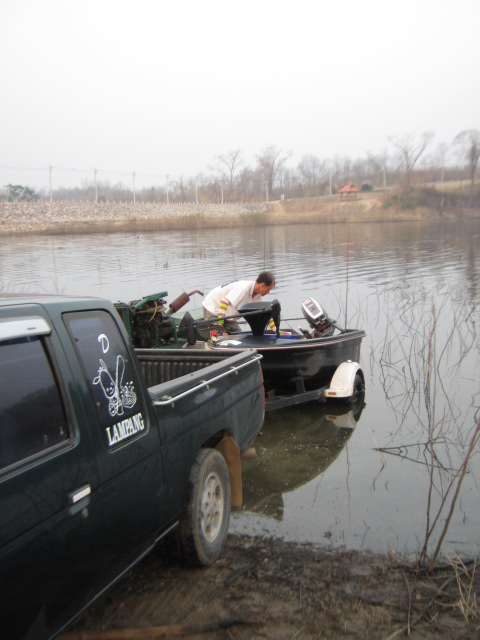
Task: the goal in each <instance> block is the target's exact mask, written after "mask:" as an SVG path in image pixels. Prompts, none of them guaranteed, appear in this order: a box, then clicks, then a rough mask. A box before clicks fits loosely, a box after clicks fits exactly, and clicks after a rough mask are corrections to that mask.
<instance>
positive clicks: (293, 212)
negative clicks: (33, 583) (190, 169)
mask: <svg viewBox="0 0 480 640" xmlns="http://www.w3.org/2000/svg"><path fill="white" fill-rule="evenodd" d="M478 217H480V209H478V208H466V207H462V208H458V207H457V208H455V209H454V210H447V209H433V208H428V207H417V208H415V209H402V208H399V207H397V208H395V207H389V208H385V207H384V206H383V197H382V195H381V194H362V196H360V197H358V198H357V199H355V200H343V199H341V198H340V197H338V196H323V197H316V198H301V199H294V200H284V201H283V200H282V201H277V202H272V203H257V204H240V203H239V204H198V205H197V204H194V203H182V204H176V203H174V204H168V205H167V204H153V203H136V204H134V203H121V202H112V203H98V204H96V203H92V202H14V203H9V202H2V203H0V235H4V236H5V235H11V234H62V233H69V234H71V233H98V232H115V231H162V230H179V229H195V228H209V227H217V228H218V227H238V226H263V225H281V224H320V223H346V222H349V223H356V222H393V221H395V222H400V221H404V222H409V221H421V220H438V221H440V220H452V219H459V218H478Z"/></svg>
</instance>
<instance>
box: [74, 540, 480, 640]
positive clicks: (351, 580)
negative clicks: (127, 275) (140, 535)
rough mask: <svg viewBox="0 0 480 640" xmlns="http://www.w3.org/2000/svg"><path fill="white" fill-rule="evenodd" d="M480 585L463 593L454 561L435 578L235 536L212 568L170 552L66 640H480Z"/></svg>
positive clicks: (131, 578) (161, 552)
mask: <svg viewBox="0 0 480 640" xmlns="http://www.w3.org/2000/svg"><path fill="white" fill-rule="evenodd" d="M467 570H468V571H470V574H471V573H473V574H475V572H474V569H473V567H471V566H470V567H467ZM467 582H468V585H467ZM467 587H471V591H470V598H469V602H470V604H472V603H473V599H474V598H475V597H476V598H477V600H476V617H474V616H473V615H472V616H471V617H470V620H469V621H468V620H467V619H466V618H465V616H464V614H463V613H462V607H463V609H464V611H465V612H466V613H467V608H468V604H467V597H466V596H467V593H466V590H467ZM479 587H480V580H479V577H478V576H474V580H473V581H472V582H471V584H470V580H469V579H467V577H466V576H465V584H464V589H465V591H464V593H463V595H462V594H461V592H460V590H459V586H458V583H457V576H456V573H455V571H454V570H453V568H452V566H451V565H450V564H449V565H447V566H445V567H443V568H442V567H440V568H438V569H437V571H436V572H435V573H434V575H432V576H427V575H425V574H416V573H415V571H414V569H413V568H412V567H411V566H409V565H408V564H406V563H403V562H401V561H400V560H399V558H397V557H395V556H389V555H386V556H375V555H371V554H360V553H350V552H326V551H322V550H320V549H319V548H316V547H312V546H309V545H296V544H285V543H280V542H278V541H271V540H270V541H266V540H260V539H250V538H242V537H236V536H235V537H234V536H230V537H229V539H228V545H227V549H226V551H225V553H224V555H223V556H222V557H221V558H220V560H219V561H217V563H216V564H214V565H213V566H212V567H209V568H207V569H192V568H189V567H186V566H182V565H179V564H178V562H176V561H174V560H173V559H172V558H170V557H169V556H168V554H167V552H166V550H165V548H163V547H162V546H160V547H159V548H158V550H156V551H155V552H154V553H153V554H152V555H150V556H149V557H147V558H146V559H145V560H144V561H143V562H142V563H141V564H140V565H139V566H138V567H136V568H135V569H134V570H132V571H131V572H130V573H129V574H128V575H127V576H125V578H124V579H123V580H122V581H121V582H119V583H118V584H117V586H116V587H115V588H114V589H112V590H111V591H110V592H108V593H107V594H106V595H105V596H104V597H103V598H101V599H100V600H99V601H98V602H97V603H96V604H95V605H94V606H93V607H92V608H91V609H90V610H89V611H88V612H87V613H85V614H84V615H83V617H81V618H80V619H79V620H78V621H77V622H76V623H75V625H74V626H73V627H71V629H70V630H69V632H68V633H67V634H64V636H62V638H63V640H73V639H75V640H80V638H82V639H83V640H93V639H94V638H95V639H97V640H100V639H107V638H110V639H111V638H137V639H138V638H159V637H162V638H163V637H171V636H177V637H178V636H182V637H187V638H199V639H200V638H202V639H204V640H208V639H211V640H224V639H225V640H227V639H230V640H232V639H236V640H252V639H253V638H267V639H270V640H282V639H283V638H285V639H286V638H288V639H291V638H303V639H307V638H308V639H313V638H316V639H317V638H362V639H363V638H394V637H407V636H410V637H411V638H438V637H442V638H474V637H478V633H479V624H480V619H479V617H478V616H479V613H480V612H479V608H478V595H477V596H475V593H476V594H478V592H479Z"/></svg>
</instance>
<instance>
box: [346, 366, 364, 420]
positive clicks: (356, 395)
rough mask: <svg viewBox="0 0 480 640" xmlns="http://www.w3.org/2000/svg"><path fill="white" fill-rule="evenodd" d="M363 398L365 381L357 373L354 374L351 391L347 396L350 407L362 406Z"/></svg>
mask: <svg viewBox="0 0 480 640" xmlns="http://www.w3.org/2000/svg"><path fill="white" fill-rule="evenodd" d="M364 398H365V382H364V381H363V377H362V376H361V375H360V374H359V373H356V374H355V379H354V381H353V393H352V395H351V397H350V398H349V403H350V405H351V406H352V408H353V409H354V411H355V410H357V409H358V408H360V407H362V408H363V401H364Z"/></svg>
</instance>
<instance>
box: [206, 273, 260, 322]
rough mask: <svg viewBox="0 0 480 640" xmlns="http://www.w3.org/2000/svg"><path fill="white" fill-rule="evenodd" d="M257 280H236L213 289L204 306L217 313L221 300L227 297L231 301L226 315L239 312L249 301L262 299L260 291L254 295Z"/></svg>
mask: <svg viewBox="0 0 480 640" xmlns="http://www.w3.org/2000/svg"><path fill="white" fill-rule="evenodd" d="M254 286H255V281H252V280H236V281H235V282H230V283H229V284H226V285H225V286H223V287H222V285H220V286H218V287H215V289H212V290H211V291H210V293H209V294H208V295H207V296H206V298H205V299H204V301H203V306H204V307H205V309H207V311H210V313H213V314H214V315H217V314H218V312H219V308H220V301H221V300H222V298H225V299H226V300H228V302H229V307H228V309H227V312H226V314H225V315H226V316H232V315H236V314H238V309H240V308H241V307H243V305H244V304H248V303H249V302H257V301H259V300H262V296H261V295H260V294H259V293H256V294H255V295H254V293H253V288H254Z"/></svg>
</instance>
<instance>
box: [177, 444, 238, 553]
mask: <svg viewBox="0 0 480 640" xmlns="http://www.w3.org/2000/svg"><path fill="white" fill-rule="evenodd" d="M230 506H231V495H230V477H229V474H228V467H227V464H226V462H225V459H224V457H223V456H222V455H221V454H220V453H219V452H218V451H216V450H215V449H201V450H200V451H199V453H198V454H197V457H196V458H195V461H194V463H193V466H192V469H191V471H190V481H189V488H188V497H187V504H186V507H185V511H184V514H183V517H182V519H181V521H180V524H179V527H178V542H179V545H180V550H181V552H182V555H183V556H184V557H185V558H186V559H188V560H190V561H192V562H194V563H195V564H197V565H202V566H208V565H210V564H212V563H213V562H215V560H217V558H218V557H219V556H220V554H221V553H222V551H223V549H224V547H225V543H226V541H227V532H228V523H229V520H230Z"/></svg>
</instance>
